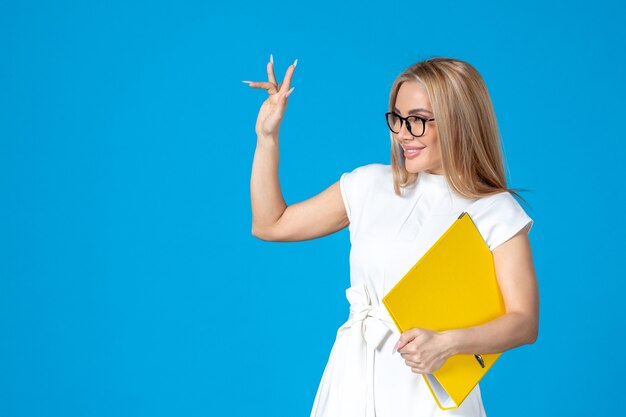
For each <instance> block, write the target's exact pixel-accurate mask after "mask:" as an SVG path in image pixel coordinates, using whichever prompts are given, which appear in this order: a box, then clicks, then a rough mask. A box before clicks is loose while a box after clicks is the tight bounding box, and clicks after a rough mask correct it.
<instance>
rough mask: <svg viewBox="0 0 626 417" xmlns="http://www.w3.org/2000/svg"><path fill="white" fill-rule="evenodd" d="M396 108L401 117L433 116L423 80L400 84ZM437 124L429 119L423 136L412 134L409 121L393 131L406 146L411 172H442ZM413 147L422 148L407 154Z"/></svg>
mask: <svg viewBox="0 0 626 417" xmlns="http://www.w3.org/2000/svg"><path fill="white" fill-rule="evenodd" d="M394 111H395V112H396V113H397V114H399V115H400V116H402V117H408V116H420V117H424V118H425V119H433V118H434V114H433V113H432V108H431V107H430V100H429V99H428V93H427V92H426V88H425V87H424V86H423V85H422V84H421V83H418V82H414V81H405V82H403V83H402V85H400V89H399V90H398V95H397V97H396V106H395V109H394ZM418 123H419V124H420V128H421V122H420V121H418ZM436 123H437V121H436V120H433V121H430V122H426V130H425V131H424V135H423V136H420V137H415V136H413V135H411V133H410V132H409V131H408V130H407V128H406V121H405V122H403V123H402V128H401V129H400V132H399V133H392V135H393V138H394V140H395V141H396V142H397V143H399V144H400V145H401V146H402V148H403V149H404V158H405V161H404V164H405V166H406V170H407V171H408V172H411V173H417V172H419V171H428V172H429V173H431V174H438V175H443V168H442V164H441V149H440V147H439V140H438V138H437V125H436ZM414 131H415V129H414ZM410 148H423V149H421V150H418V151H417V152H416V153H408V152H407V150H408V149H410Z"/></svg>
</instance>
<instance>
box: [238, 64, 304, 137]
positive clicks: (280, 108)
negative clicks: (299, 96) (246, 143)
mask: <svg viewBox="0 0 626 417" xmlns="http://www.w3.org/2000/svg"><path fill="white" fill-rule="evenodd" d="M297 64H298V60H297V59H296V60H295V61H294V63H293V64H291V65H289V67H287V72H286V73H285V78H284V80H283V81H281V83H280V84H278V85H277V84H276V77H275V76H274V59H273V57H272V55H271V54H270V61H269V62H268V63H267V77H268V81H258V82H256V81H243V82H244V83H248V85H249V86H250V87H253V88H263V89H265V90H267V92H268V94H269V96H268V97H267V99H266V100H265V101H264V102H263V104H262V105H261V109H260V110H259V115H258V116H257V121H256V126H255V131H256V134H257V136H261V137H273V138H278V133H279V130H280V123H281V122H282V119H283V115H284V114H285V109H286V108H287V97H289V95H290V94H291V93H292V92H293V90H294V88H295V87H291V88H290V86H291V78H292V77H293V72H294V71H295V69H296V65H297Z"/></svg>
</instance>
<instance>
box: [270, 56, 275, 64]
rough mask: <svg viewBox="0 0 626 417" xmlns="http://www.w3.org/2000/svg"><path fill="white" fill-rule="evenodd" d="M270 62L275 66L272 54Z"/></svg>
mask: <svg viewBox="0 0 626 417" xmlns="http://www.w3.org/2000/svg"><path fill="white" fill-rule="evenodd" d="M270 62H271V63H272V64H273V63H274V56H273V55H272V54H270Z"/></svg>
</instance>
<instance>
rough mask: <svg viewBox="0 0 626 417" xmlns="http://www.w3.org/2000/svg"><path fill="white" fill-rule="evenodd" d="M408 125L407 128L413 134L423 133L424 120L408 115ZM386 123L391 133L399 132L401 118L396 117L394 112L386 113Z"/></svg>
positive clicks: (419, 134)
mask: <svg viewBox="0 0 626 417" xmlns="http://www.w3.org/2000/svg"><path fill="white" fill-rule="evenodd" d="M407 121H408V123H409V126H407V129H408V130H409V132H410V133H411V134H412V135H413V136H421V135H423V134H424V121H423V120H422V119H420V118H418V117H416V116H409V117H408V118H407ZM387 124H388V125H389V129H391V131H392V132H393V133H400V128H401V127H402V119H400V118H399V117H398V115H397V114H395V113H390V114H388V115H387Z"/></svg>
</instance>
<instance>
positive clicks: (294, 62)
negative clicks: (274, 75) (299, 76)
mask: <svg viewBox="0 0 626 417" xmlns="http://www.w3.org/2000/svg"><path fill="white" fill-rule="evenodd" d="M296 65H298V58H296V60H295V61H293V67H294V68H295V67H296Z"/></svg>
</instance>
